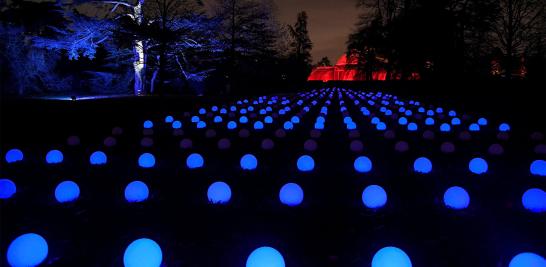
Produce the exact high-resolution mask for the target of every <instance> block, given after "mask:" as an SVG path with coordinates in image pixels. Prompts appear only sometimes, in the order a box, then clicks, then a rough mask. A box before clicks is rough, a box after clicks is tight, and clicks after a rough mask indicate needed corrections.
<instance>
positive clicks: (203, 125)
mask: <svg viewBox="0 0 546 267" xmlns="http://www.w3.org/2000/svg"><path fill="white" fill-rule="evenodd" d="M206 127H207V123H206V122H204V121H199V122H198V123H197V129H203V128H206Z"/></svg>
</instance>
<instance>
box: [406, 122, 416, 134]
mask: <svg viewBox="0 0 546 267" xmlns="http://www.w3.org/2000/svg"><path fill="white" fill-rule="evenodd" d="M417 128H418V127H417V124H416V123H415V122H410V123H409V124H408V131H411V132H414V131H417Z"/></svg>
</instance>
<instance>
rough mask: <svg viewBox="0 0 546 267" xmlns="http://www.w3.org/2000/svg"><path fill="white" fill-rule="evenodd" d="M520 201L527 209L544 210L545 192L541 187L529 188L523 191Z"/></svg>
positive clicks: (545, 207) (545, 203) (545, 204)
mask: <svg viewBox="0 0 546 267" xmlns="http://www.w3.org/2000/svg"><path fill="white" fill-rule="evenodd" d="M521 203H522V204H523V207H525V209H527V210H529V211H532V212H544V211H546V192H544V191H543V190H542V189H538V188H531V189H529V190H527V191H525V193H523V196H522V197H521Z"/></svg>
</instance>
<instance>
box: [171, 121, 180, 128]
mask: <svg viewBox="0 0 546 267" xmlns="http://www.w3.org/2000/svg"><path fill="white" fill-rule="evenodd" d="M172 127H173V129H180V128H182V122H180V121H174V122H173V124H172Z"/></svg>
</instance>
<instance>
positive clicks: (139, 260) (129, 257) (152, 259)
mask: <svg viewBox="0 0 546 267" xmlns="http://www.w3.org/2000/svg"><path fill="white" fill-rule="evenodd" d="M162 261H163V253H162V252H161V247H159V245H158V244H157V243H156V242H155V241H153V240H151V239H148V238H141V239H137V240H135V241H133V242H132V243H131V244H130V245H129V246H128V247H127V248H126V249H125V253H124V254H123V265H124V266H125V267H159V266H161V262H162Z"/></svg>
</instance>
